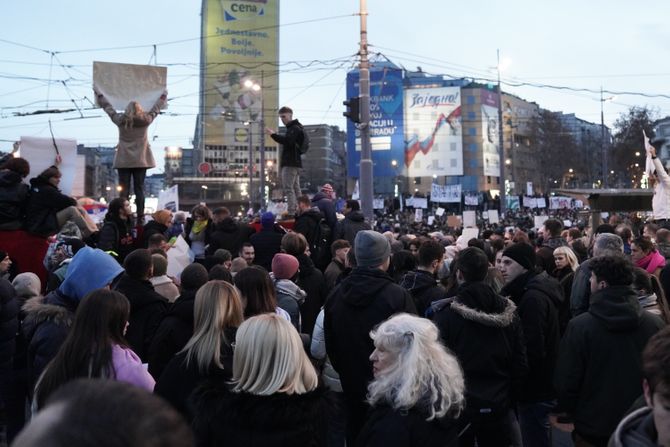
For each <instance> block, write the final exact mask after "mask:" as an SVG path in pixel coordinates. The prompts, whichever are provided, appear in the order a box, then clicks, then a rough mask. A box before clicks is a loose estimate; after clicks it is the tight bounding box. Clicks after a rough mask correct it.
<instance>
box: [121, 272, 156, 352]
mask: <svg viewBox="0 0 670 447" xmlns="http://www.w3.org/2000/svg"><path fill="white" fill-rule="evenodd" d="M115 290H116V291H117V292H121V293H123V294H124V295H125V296H126V298H128V301H130V318H129V320H128V332H126V340H127V341H128V344H129V345H130V347H131V348H132V350H133V351H134V352H135V354H137V355H138V357H139V358H140V359H142V362H143V363H146V362H147V361H148V360H149V346H150V344H151V340H152V339H153V336H154V334H155V333H156V329H157V328H158V324H159V323H160V321H161V319H162V318H163V314H164V313H165V311H166V310H167V307H168V300H167V299H165V297H163V296H162V295H160V294H159V293H158V292H156V291H155V290H154V286H152V285H151V282H149V281H142V280H139V279H135V278H131V277H130V276H129V275H128V274H127V273H124V274H123V275H121V278H120V279H119V281H118V282H117V284H116V288H115Z"/></svg>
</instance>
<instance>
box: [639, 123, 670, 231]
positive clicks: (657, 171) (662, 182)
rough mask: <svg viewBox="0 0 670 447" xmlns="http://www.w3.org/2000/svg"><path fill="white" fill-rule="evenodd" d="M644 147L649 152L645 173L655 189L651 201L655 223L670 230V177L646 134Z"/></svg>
mask: <svg viewBox="0 0 670 447" xmlns="http://www.w3.org/2000/svg"><path fill="white" fill-rule="evenodd" d="M644 147H645V149H646V151H647V166H646V169H645V171H646V172H647V175H648V176H649V181H650V182H649V183H650V185H651V186H652V187H653V188H654V197H653V198H652V200H651V209H652V211H653V213H654V223H656V224H657V225H659V226H661V227H664V228H670V175H668V173H667V172H666V171H665V168H664V167H663V163H661V160H659V159H658V158H657V157H656V148H655V147H654V146H652V145H651V143H649V138H648V137H647V134H646V133H645V134H644Z"/></svg>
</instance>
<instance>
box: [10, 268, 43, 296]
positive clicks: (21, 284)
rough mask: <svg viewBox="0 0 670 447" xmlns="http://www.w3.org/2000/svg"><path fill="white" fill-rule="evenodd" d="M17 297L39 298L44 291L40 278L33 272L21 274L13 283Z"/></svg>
mask: <svg viewBox="0 0 670 447" xmlns="http://www.w3.org/2000/svg"><path fill="white" fill-rule="evenodd" d="M12 285H13V286H14V290H16V295H17V296H20V297H23V298H32V297H34V296H39V295H40V291H41V289H42V282H41V281H40V278H39V277H38V276H37V275H36V274H34V273H32V272H24V273H19V274H18V275H16V278H14V281H12Z"/></svg>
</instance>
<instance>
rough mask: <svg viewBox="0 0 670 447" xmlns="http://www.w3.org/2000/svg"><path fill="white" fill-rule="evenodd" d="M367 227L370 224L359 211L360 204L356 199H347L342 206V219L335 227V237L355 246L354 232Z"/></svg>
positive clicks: (368, 227)
mask: <svg viewBox="0 0 670 447" xmlns="http://www.w3.org/2000/svg"><path fill="white" fill-rule="evenodd" d="M369 229H370V225H369V224H368V223H367V222H366V221H365V217H364V216H363V213H361V205H360V204H359V203H358V200H347V202H346V205H345V207H344V219H342V220H341V221H339V222H338V223H337V226H336V228H335V239H345V240H346V241H348V242H349V244H351V246H352V247H355V246H356V245H355V244H354V241H355V238H356V234H357V233H358V232H359V231H362V230H369Z"/></svg>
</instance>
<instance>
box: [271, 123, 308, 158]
mask: <svg viewBox="0 0 670 447" xmlns="http://www.w3.org/2000/svg"><path fill="white" fill-rule="evenodd" d="M270 138H272V139H273V140H275V141H276V142H277V143H279V144H281V146H282V147H281V149H282V150H281V167H282V168H288V167H292V168H302V158H301V154H300V150H299V149H298V146H299V145H301V144H302V141H303V139H304V138H305V130H304V129H303V128H302V124H300V122H299V121H298V120H292V121H290V122H289V123H288V124H287V125H286V133H285V134H283V135H281V134H278V133H273V134H272V135H270Z"/></svg>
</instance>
